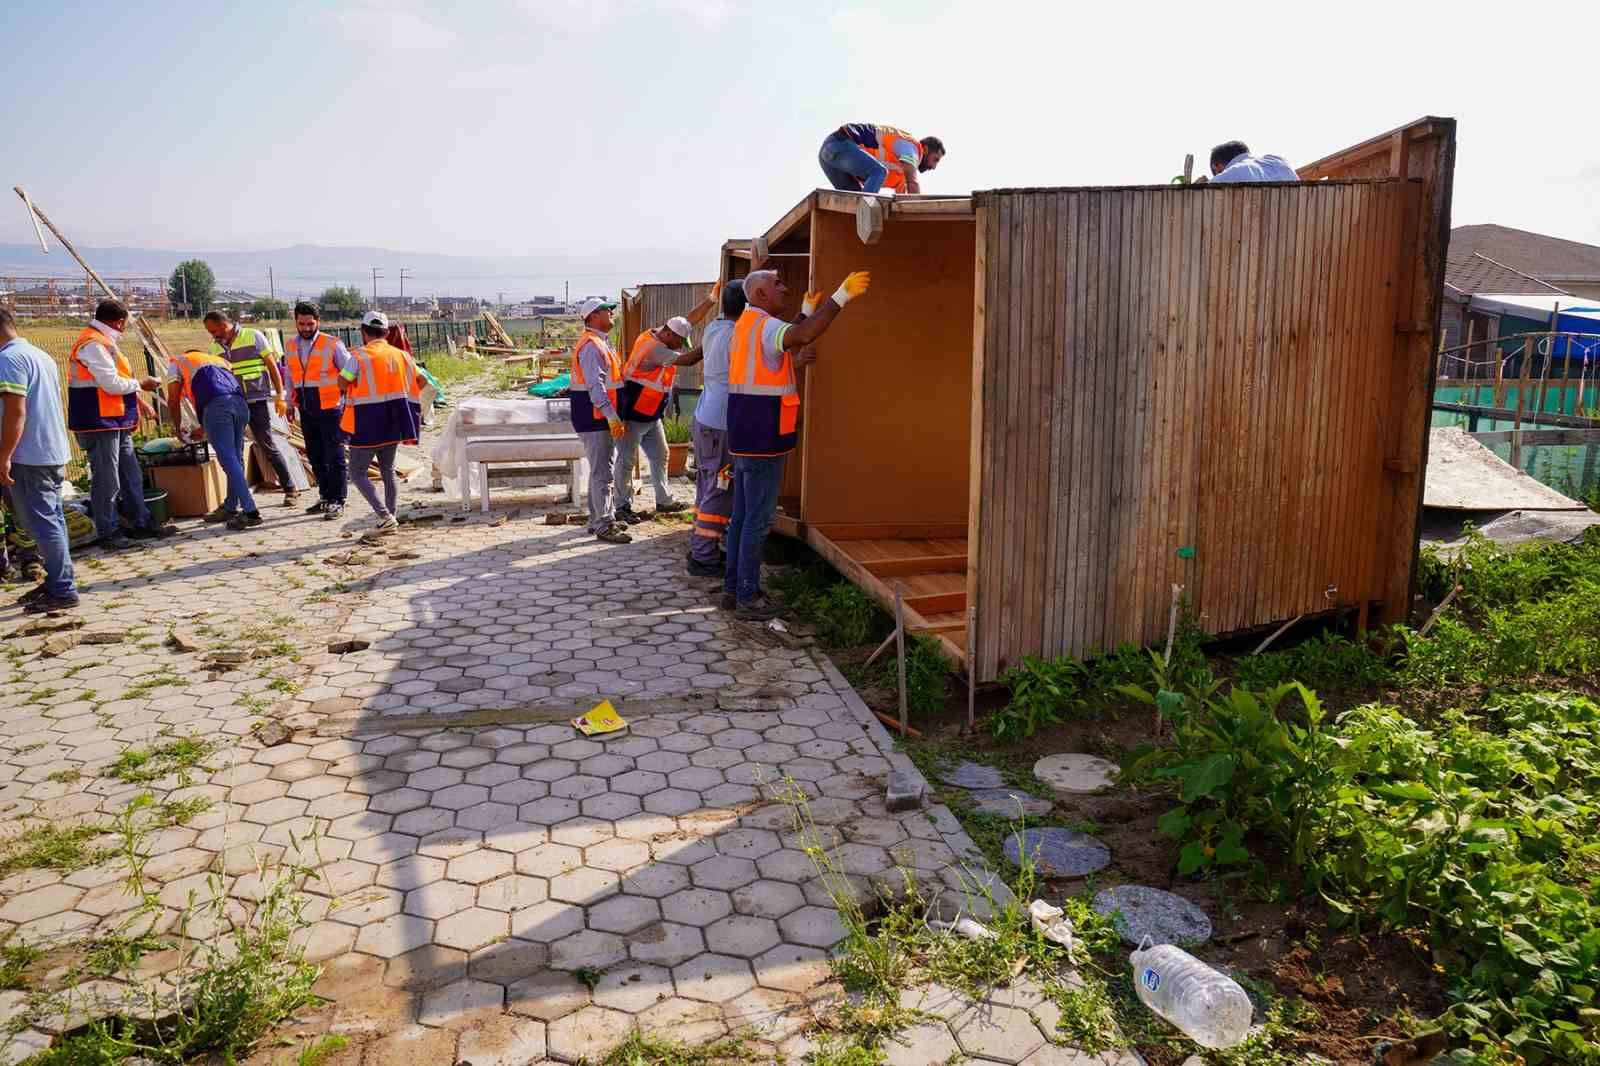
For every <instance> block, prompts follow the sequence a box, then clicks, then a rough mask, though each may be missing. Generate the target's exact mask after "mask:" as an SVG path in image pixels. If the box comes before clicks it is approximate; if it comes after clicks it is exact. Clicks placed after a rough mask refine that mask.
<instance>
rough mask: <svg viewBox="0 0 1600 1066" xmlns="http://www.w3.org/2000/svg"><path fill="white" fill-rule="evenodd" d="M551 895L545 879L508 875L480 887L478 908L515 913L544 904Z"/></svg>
mask: <svg viewBox="0 0 1600 1066" xmlns="http://www.w3.org/2000/svg"><path fill="white" fill-rule="evenodd" d="M549 895H550V892H549V886H548V885H547V884H546V882H545V880H544V879H543V878H540V877H528V876H526V875H525V874H508V875H507V876H505V877H498V878H496V879H495V880H493V881H490V882H489V883H488V884H485V885H482V886H480V887H479V889H478V906H480V907H488V908H489V909H490V910H496V911H515V910H521V909H522V908H523V907H531V906H533V904H535V903H543V902H544V901H545V900H546V899H548V898H549Z"/></svg>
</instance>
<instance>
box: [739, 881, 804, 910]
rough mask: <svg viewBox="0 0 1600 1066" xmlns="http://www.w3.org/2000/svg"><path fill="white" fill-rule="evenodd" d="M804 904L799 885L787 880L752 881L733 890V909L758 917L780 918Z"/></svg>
mask: <svg viewBox="0 0 1600 1066" xmlns="http://www.w3.org/2000/svg"><path fill="white" fill-rule="evenodd" d="M804 904H805V895H804V894H803V893H802V892H801V891H800V888H799V886H797V885H794V884H791V883H790V882H787V881H766V880H762V881H752V882H751V883H750V884H748V885H744V886H743V887H740V888H736V889H734V890H733V909H734V910H736V911H738V912H739V913H740V914H753V915H755V916H757V917H760V918H782V917H783V916H784V915H785V914H788V913H789V912H790V911H794V910H799V909H800V907H802V906H804Z"/></svg>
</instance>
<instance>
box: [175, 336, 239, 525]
mask: <svg viewBox="0 0 1600 1066" xmlns="http://www.w3.org/2000/svg"><path fill="white" fill-rule="evenodd" d="M167 373H168V375H169V376H170V378H171V384H170V385H168V386H167V413H168V414H169V415H170V416H171V418H172V428H173V429H174V430H175V431H176V432H177V434H178V439H179V440H184V441H186V440H190V439H196V440H197V439H199V438H200V437H201V436H204V437H205V438H206V439H208V440H209V441H210V442H211V449H212V451H214V452H216V453H217V462H218V463H219V464H221V466H222V473H223V476H224V477H226V478H227V481H228V494H227V496H226V497H225V498H224V499H223V501H222V506H221V507H220V508H218V510H219V511H221V512H224V513H226V514H227V515H228V516H229V517H228V528H229V529H232V530H235V531H237V530H242V529H250V528H251V527H253V526H259V525H260V524H261V512H260V510H258V509H257V508H256V501H255V497H253V496H252V495H250V481H249V479H248V478H247V477H246V476H245V472H244V431H245V427H246V426H247V425H249V423H250V408H249V405H248V404H246V403H245V401H244V386H243V385H241V384H240V383H239V379H238V377H237V376H235V374H234V372H233V367H232V366H231V365H230V364H229V363H228V361H227V360H226V359H224V358H223V357H222V356H220V355H208V354H206V353H205V352H202V351H200V350H198V349H192V350H190V351H186V352H184V353H182V354H181V355H175V356H173V357H172V361H171V362H170V363H168V365H167ZM185 404H188V409H189V410H190V411H192V412H193V413H194V417H195V420H196V421H198V422H199V424H200V430H201V431H200V432H191V431H190V430H188V429H186V428H185V425H184V405H185Z"/></svg>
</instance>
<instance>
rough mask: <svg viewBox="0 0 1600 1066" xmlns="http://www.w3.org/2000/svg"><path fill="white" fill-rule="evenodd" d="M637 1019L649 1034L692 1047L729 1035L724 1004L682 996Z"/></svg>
mask: <svg viewBox="0 0 1600 1066" xmlns="http://www.w3.org/2000/svg"><path fill="white" fill-rule="evenodd" d="M637 1021H638V1024H639V1027H640V1028H641V1029H642V1030H644V1031H645V1032H647V1033H657V1034H660V1035H661V1036H663V1037H665V1038H666V1039H668V1040H676V1041H679V1042H681V1043H684V1044H688V1045H691V1046H693V1045H698V1044H707V1043H711V1042H712V1041H715V1040H717V1039H719V1038H720V1037H723V1036H726V1035H727V1034H728V1023H727V1022H726V1021H725V1020H724V1018H723V1014H722V1007H721V1005H720V1004H717V1003H701V1002H698V1001H696V1000H692V999H684V998H683V997H681V996H673V997H672V998H670V999H664V1000H662V1001H661V1002H660V1003H657V1004H656V1005H655V1006H653V1007H650V1008H649V1009H647V1010H645V1011H644V1012H643V1013H642V1014H640V1015H638V1018H637ZM790 1061H792V1062H799V1061H801V1060H798V1059H791V1060H790Z"/></svg>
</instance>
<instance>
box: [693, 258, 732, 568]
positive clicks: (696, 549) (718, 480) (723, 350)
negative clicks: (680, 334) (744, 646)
mask: <svg viewBox="0 0 1600 1066" xmlns="http://www.w3.org/2000/svg"><path fill="white" fill-rule="evenodd" d="M744 309H745V298H744V282H743V281H740V280H738V279H735V280H733V281H730V282H728V284H726V285H724V286H723V287H722V316H721V317H720V318H718V319H717V320H716V321H715V322H712V323H711V324H710V325H709V326H707V327H706V332H705V336H704V337H702V338H701V340H700V347H701V349H702V351H704V353H705V365H704V374H705V385H704V388H703V389H702V390H701V392H700V400H699V402H698V403H696V404H695V405H694V430H693V433H694V472H695V486H694V535H693V536H691V537H690V538H689V573H690V575H692V576H694V577H717V576H719V575H720V574H722V573H723V571H724V570H725V569H726V568H727V558H726V557H725V556H724V555H723V553H722V549H721V545H722V537H723V534H724V533H726V532H727V531H728V519H729V518H731V517H732V516H733V457H732V456H731V455H729V454H728V351H729V349H730V347H731V346H732V344H733V323H734V322H735V320H737V319H738V317H739V316H740V315H742V314H744Z"/></svg>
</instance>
